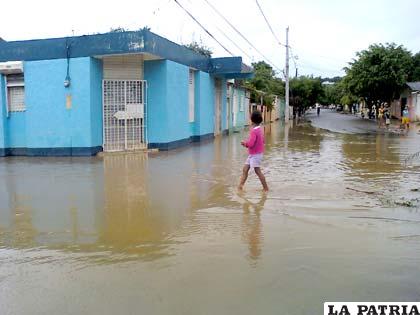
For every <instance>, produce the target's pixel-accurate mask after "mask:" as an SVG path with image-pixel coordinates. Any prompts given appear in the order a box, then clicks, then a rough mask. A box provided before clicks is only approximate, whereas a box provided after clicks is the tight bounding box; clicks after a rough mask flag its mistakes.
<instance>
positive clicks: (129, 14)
mask: <svg viewBox="0 0 420 315" xmlns="http://www.w3.org/2000/svg"><path fill="white" fill-rule="evenodd" d="M178 1H179V2H180V3H181V4H182V5H183V6H185V8H186V9H187V10H189V11H190V12H191V13H192V14H193V15H194V16H195V17H196V18H197V19H198V21H200V22H201V23H202V24H203V25H204V26H205V27H206V28H207V29H208V30H209V31H210V33H212V34H213V35H214V36H215V37H216V39H217V40H219V41H220V42H222V44H223V45H224V46H225V47H227V49H228V50H230V51H231V52H233V53H234V55H236V56H242V57H243V60H244V62H245V63H248V64H249V63H251V62H253V61H259V60H262V59H264V58H263V57H262V56H261V55H260V54H259V53H258V52H256V51H255V50H254V49H253V48H252V47H250V45H249V44H248V43H247V42H246V41H244V40H243V39H242V38H241V37H240V36H239V35H238V34H237V33H236V32H235V31H234V30H233V29H232V28H231V27H230V26H229V25H228V24H227V23H226V22H224V21H223V20H222V19H221V18H220V17H219V16H218V15H217V14H216V13H215V12H214V11H212V9H211V7H209V6H208V5H207V4H206V2H205V0H178ZM208 1H209V2H210V3H212V4H213V5H214V6H215V7H216V8H217V9H218V10H219V11H220V12H221V13H222V14H223V15H224V16H225V17H226V18H227V19H228V20H229V21H230V22H231V23H232V24H233V25H234V26H235V27H236V28H237V29H238V30H239V31H240V32H241V33H242V34H243V35H244V36H245V37H246V38H247V39H248V40H249V41H250V42H251V43H252V44H253V45H254V46H256V47H257V48H258V50H260V52H262V53H263V54H264V56H265V57H266V58H267V59H268V60H269V61H270V62H272V63H274V64H275V66H276V67H277V68H278V69H284V65H285V48H284V47H281V46H280V45H278V44H277V43H276V40H275V38H274V36H273V35H272V34H271V32H270V30H269V28H268V26H267V24H266V22H265V21H264V18H263V17H262V15H261V14H260V11H259V9H258V7H257V4H256V1H255V0H242V1H241V0H230V1H229V0H208ZM258 2H259V3H260V5H261V7H262V9H263V11H264V13H265V14H266V16H267V18H268V20H269V22H270V24H271V26H272V27H273V29H274V32H275V34H276V35H277V37H278V38H279V39H280V41H281V42H282V43H284V42H285V28H286V27H287V26H289V27H290V33H289V39H290V46H291V47H292V53H293V55H296V56H297V58H298V59H297V60H296V65H297V67H298V69H299V74H314V75H322V76H335V75H343V71H342V68H343V67H344V66H346V64H347V62H349V61H350V60H351V59H352V58H353V57H354V56H355V53H356V51H360V50H363V49H366V48H367V47H368V46H369V45H370V44H372V43H385V42H395V43H397V44H401V45H404V46H405V47H406V48H407V49H408V50H410V51H412V52H413V53H415V52H418V51H420V27H419V22H418V21H419V18H420V0H400V1H395V0H352V1H345V0H335V1H333V0H289V1H284V0H258ZM1 12H2V14H1V17H0V37H2V38H3V39H5V40H10V41H12V40H23V39H35V38H49V37H63V36H68V35H72V34H73V32H74V35H84V34H92V33H97V32H107V31H109V29H110V28H111V27H114V28H115V27H123V28H125V29H129V30H136V29H139V28H142V27H143V26H146V25H147V26H149V27H150V28H151V31H152V32H155V33H157V34H159V35H161V36H163V37H166V38H168V39H170V40H172V41H175V42H177V43H189V42H190V41H191V40H193V39H194V40H196V41H200V40H201V41H202V42H203V43H204V44H205V45H207V46H208V47H210V48H211V49H212V50H213V52H214V56H229V53H228V52H226V51H225V50H224V49H223V48H221V47H220V46H219V45H218V44H217V43H216V42H215V41H214V40H213V39H211V38H210V37H209V36H208V35H207V34H206V33H205V32H204V31H203V30H202V29H201V28H200V27H199V26H198V25H197V24H196V23H195V22H194V21H193V20H192V19H191V18H190V17H189V16H188V15H187V14H186V13H185V12H184V11H183V10H182V9H181V8H180V7H178V5H177V4H176V3H175V1H174V0H156V1H146V0H137V1H129V0H118V1H103V0H102V1H99V0H90V1H89V0H83V1H82V0H73V1H70V2H62V1H53V0H38V1H33V0H32V1H29V0H27V1H2V3H1ZM223 33H224V34H223ZM225 35H226V36H227V37H229V38H230V39H231V40H233V41H234V42H235V43H236V45H237V46H239V47H240V48H241V49H242V50H243V51H244V52H246V54H247V55H249V57H248V56H246V55H245V54H244V53H243V52H241V51H240V50H239V49H238V48H237V47H235V46H234V45H233V44H232V43H231V42H230V41H229V40H228V39H227V38H226V37H225ZM250 57H251V58H250ZM290 71H291V74H294V73H295V65H294V63H293V61H291V70H290Z"/></svg>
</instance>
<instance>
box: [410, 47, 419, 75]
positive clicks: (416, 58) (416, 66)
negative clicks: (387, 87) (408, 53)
mask: <svg viewBox="0 0 420 315" xmlns="http://www.w3.org/2000/svg"><path fill="white" fill-rule="evenodd" d="M410 81H420V52H418V53H417V54H415V55H414V56H413V72H412V76H411V78H410Z"/></svg>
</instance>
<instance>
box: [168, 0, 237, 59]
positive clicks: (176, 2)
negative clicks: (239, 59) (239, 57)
mask: <svg viewBox="0 0 420 315" xmlns="http://www.w3.org/2000/svg"><path fill="white" fill-rule="evenodd" d="M174 1H175V3H176V4H177V5H179V6H180V7H181V9H183V10H184V11H185V12H186V13H187V14H188V15H189V16H190V17H191V18H192V19H193V20H194V21H195V22H196V23H197V24H198V25H199V26H200V27H201V28H202V29H203V30H204V31H205V32H206V33H207V34H208V35H209V36H210V37H211V38H213V39H214V40H215V41H216V42H217V43H218V44H219V45H220V46H222V47H223V49H224V50H226V51H227V52H228V53H229V54H230V55H231V56H233V54H232V53H231V52H230V50H229V49H227V48H226V47H225V46H223V44H222V43H221V42H219V41H218V40H217V39H216V38H215V37H214V36H213V35H212V34H211V33H210V32H209V31H208V30H207V29H206V28H205V27H204V26H203V25H202V24H201V23H200V22H198V20H197V19H196V18H195V17H194V16H193V15H192V14H191V13H190V12H189V11H188V10H187V9H185V8H184V7H183V6H182V5H181V4H180V3H179V2H178V1H177V0H174Z"/></svg>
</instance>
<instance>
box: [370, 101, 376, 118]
mask: <svg viewBox="0 0 420 315" xmlns="http://www.w3.org/2000/svg"><path fill="white" fill-rule="evenodd" d="M371 113H372V114H371V117H372V119H376V105H375V104H373V105H372V112H371Z"/></svg>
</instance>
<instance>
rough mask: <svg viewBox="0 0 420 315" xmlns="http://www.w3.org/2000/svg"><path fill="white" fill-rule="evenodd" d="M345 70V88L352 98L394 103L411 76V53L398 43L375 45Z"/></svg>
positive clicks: (364, 51) (371, 101)
mask: <svg viewBox="0 0 420 315" xmlns="http://www.w3.org/2000/svg"><path fill="white" fill-rule="evenodd" d="M356 56H357V59H355V60H354V61H353V62H350V66H349V67H347V68H345V71H346V76H345V77H344V79H343V80H344V82H343V83H344V85H345V87H346V89H347V90H348V91H349V92H350V95H354V96H357V97H362V98H364V99H365V100H366V101H367V103H368V104H370V105H371V104H373V103H374V102H377V101H379V102H390V101H391V100H393V99H394V98H396V97H397V96H398V95H399V94H400V93H401V91H402V90H403V89H404V86H405V83H406V82H407V80H408V78H409V77H410V72H411V71H412V66H413V60H412V57H411V53H410V52H409V51H408V50H406V49H405V48H404V47H402V46H397V45H396V44H394V43H392V44H385V45H382V44H374V45H371V46H369V49H367V50H363V51H361V52H358V53H357V54H356Z"/></svg>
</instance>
